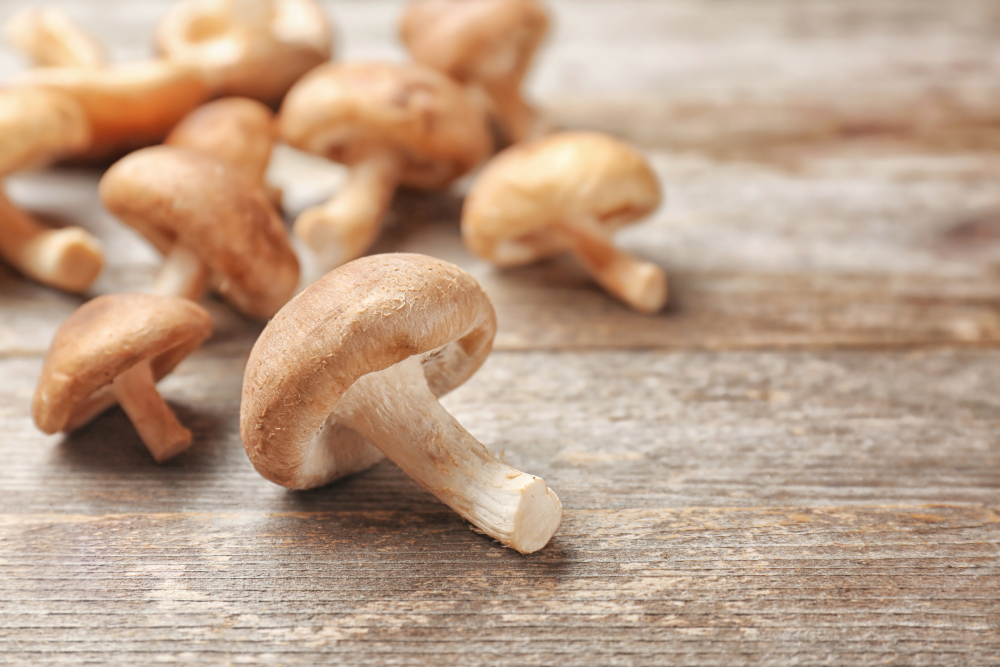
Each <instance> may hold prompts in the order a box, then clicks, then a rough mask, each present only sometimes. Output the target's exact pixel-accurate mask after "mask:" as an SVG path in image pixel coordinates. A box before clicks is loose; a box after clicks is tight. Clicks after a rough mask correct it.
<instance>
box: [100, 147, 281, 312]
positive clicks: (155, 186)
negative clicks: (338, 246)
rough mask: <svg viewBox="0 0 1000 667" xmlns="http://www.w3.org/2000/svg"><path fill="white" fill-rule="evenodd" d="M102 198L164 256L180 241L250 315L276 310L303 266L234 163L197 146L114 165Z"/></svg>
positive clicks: (154, 150)
mask: <svg viewBox="0 0 1000 667" xmlns="http://www.w3.org/2000/svg"><path fill="white" fill-rule="evenodd" d="M99 190H100V195H101V201H102V202H103V203H104V205H105V206H106V207H107V208H108V210H110V211H111V212H112V213H113V214H114V215H116V216H117V217H119V218H120V219H121V220H122V221H123V222H125V223H126V224H128V225H130V226H131V227H134V228H135V229H137V230H139V232H141V233H142V234H143V236H145V237H146V238H147V239H149V241H150V242H151V243H152V244H153V245H154V246H156V248H157V250H159V251H160V252H161V253H163V254H164V255H167V254H169V252H170V250H171V249H172V248H173V246H174V244H182V245H183V246H184V247H185V248H187V249H188V250H189V251H191V252H193V253H194V254H195V255H197V256H198V257H199V258H200V260H201V261H202V262H203V263H204V264H205V265H206V266H207V267H208V269H209V272H210V274H211V277H210V282H211V284H212V287H213V289H215V290H216V291H218V292H219V293H220V294H221V295H222V296H223V297H225V298H226V299H227V300H228V301H230V302H232V304H233V305H234V306H236V307H237V308H238V309H240V310H241V311H243V312H244V313H246V314H247V315H250V316H251V317H258V318H266V317H270V316H271V315H273V314H274V313H275V312H277V311H278V309H279V308H280V307H281V306H282V305H284V303H285V302H286V301H287V300H288V299H289V298H290V297H291V295H292V294H293V293H294V291H295V287H296V285H297V283H298V277H299V264H298V260H297V259H296V258H295V253H294V251H293V250H292V247H291V245H290V244H289V241H288V234H287V233H286V231H285V227H284V225H283V224H282V221H281V219H280V218H279V217H278V214H277V213H276V212H275V211H274V209H273V208H272V207H271V206H270V204H268V202H267V200H266V199H265V197H264V195H263V194H262V192H260V190H259V188H255V187H253V186H252V185H251V184H249V183H248V182H247V180H246V179H245V178H244V177H243V176H242V175H241V174H239V173H238V172H237V171H236V170H235V169H234V168H233V167H230V166H227V165H226V164H224V163H223V162H220V161H219V160H216V159H214V158H211V157H208V156H206V155H202V154H200V153H197V152H195V151H192V150H188V149H183V148H175V147H173V146H153V147H151V148H145V149H143V150H140V151H137V152H135V153H132V154H131V155H128V156H126V157H124V158H122V159H121V160H119V161H118V162H116V163H115V164H114V165H113V166H112V167H111V168H110V169H109V170H108V171H107V173H105V175H104V177H103V178H102V179H101V183H100V187H99Z"/></svg>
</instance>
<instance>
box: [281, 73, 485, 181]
mask: <svg viewBox="0 0 1000 667" xmlns="http://www.w3.org/2000/svg"><path fill="white" fill-rule="evenodd" d="M278 122H279V128H280V133H281V136H282V138H283V139H284V140H285V141H287V142H288V143H290V144H291V145H292V146H295V147H296V148H299V149H301V150H304V151H308V152H310V153H315V154H318V155H322V156H325V157H327V158H329V159H331V160H335V161H337V162H343V163H345V164H352V163H354V162H357V161H359V160H361V159H363V158H365V157H366V156H368V155H370V154H371V153H372V152H374V151H378V150H384V149H386V148H389V149H394V150H396V151H398V152H399V153H400V154H401V155H402V157H403V158H404V161H403V172H402V177H401V182H403V183H405V184H407V185H411V186H414V187H422V188H438V187H443V186H445V185H447V184H448V183H450V182H451V181H452V180H454V179H455V178H457V177H459V176H461V175H462V174H464V173H465V172H466V171H468V170H470V169H472V168H473V167H475V166H476V165H477V164H479V163H480V162H482V161H483V160H485V159H486V157H487V156H488V155H489V153H490V151H491V150H492V138H491V136H490V134H489V126H488V124H487V120H486V116H485V114H484V112H483V111H482V110H481V109H479V108H478V107H476V105H474V104H473V103H472V102H471V101H470V100H469V98H468V97H467V96H466V95H465V93H463V91H462V89H461V87H459V86H458V84H456V83H455V82H453V81H452V80H450V79H449V78H447V77H446V76H444V75H443V74H441V73H440V72H436V71H434V70H432V69H430V68H427V67H422V66H420V65H412V64H405V65H397V64H389V63H349V64H343V65H342V64H334V63H331V64H328V65H324V66H321V67H317V68H316V69H315V70H313V71H312V72H310V73H309V74H307V75H306V76H305V77H303V78H302V80H301V81H299V82H298V83H297V84H295V86H294V87H293V88H292V89H291V90H290V91H289V92H288V96H287V97H286V98H285V102H284V104H283V105H282V107H281V112H280V114H279V116H278Z"/></svg>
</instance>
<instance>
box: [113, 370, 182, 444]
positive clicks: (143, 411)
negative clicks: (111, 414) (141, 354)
mask: <svg viewBox="0 0 1000 667" xmlns="http://www.w3.org/2000/svg"><path fill="white" fill-rule="evenodd" d="M113 391H114V395H115V397H116V398H117V399H118V403H119V404H120V405H121V406H122V409H123V410H124V411H125V414H127V415H128V418H129V419H130V420H131V421H132V424H133V425H134V426H135V430H136V431H138V432H139V437H140V438H141V439H142V442H143V443H144V444H145V445H146V447H147V448H148V449H149V451H150V453H151V454H152V455H153V458H154V459H156V461H157V463H162V462H163V461H166V460H167V459H169V458H171V457H173V456H176V455H177V454H180V453H181V452H183V451H184V450H185V449H187V448H188V447H189V446H190V445H191V431H189V430H187V429H186V428H184V427H183V426H181V423H180V422H179V421H177V417H176V415H174V413H173V411H172V410H171V409H170V407H169V406H168V405H167V404H166V402H165V401H164V400H163V397H162V396H160V392H158V391H156V380H155V379H154V377H153V370H152V369H151V368H150V366H149V360H148V359H147V360H145V361H143V362H141V363H139V364H136V365H135V366H133V367H132V368H130V369H128V370H127V371H125V372H124V373H122V374H121V375H119V376H118V377H116V378H115V380H114V383H113Z"/></svg>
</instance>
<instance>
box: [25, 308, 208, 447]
mask: <svg viewBox="0 0 1000 667" xmlns="http://www.w3.org/2000/svg"><path fill="white" fill-rule="evenodd" d="M211 331H212V320H211V318H210V317H209V315H208V313H207V312H206V311H205V309H204V308H202V307H201V306H199V305H198V304H196V303H192V302H190V301H187V300H186V299H178V298H174V297H166V296H154V295H149V294H114V295H109V296H100V297H97V298H96V299H93V300H91V301H88V302H87V303H85V304H84V305H82V306H80V308H78V309H77V310H76V312H74V313H73V314H72V315H70V316H69V317H68V318H67V319H66V321H65V322H63V324H62V326H60V327H59V329H58V331H56V335H55V338H53V340H52V345H51V347H50V348H49V352H48V354H47V355H46V357H45V363H44V365H43V366H42V374H41V377H40V378H39V379H38V386H37V387H36V388H35V396H34V400H33V401H32V405H31V413H32V416H33V417H34V420H35V424H37V425H38V428H40V429H41V430H42V431H44V432H45V433H57V432H59V431H71V430H73V429H76V428H79V427H80V426H83V425H84V424H86V423H88V422H90V421H91V420H92V419H94V418H95V417H97V416H98V415H99V414H101V413H102V412H104V411H105V410H107V409H108V408H110V407H111V406H112V405H114V404H115V403H116V402H117V403H120V404H121V406H122V409H123V410H125V414H127V415H128V417H129V419H130V420H131V421H132V423H133V424H134V425H135V428H136V430H137V431H138V432H139V437H140V438H142V441H143V443H145V445H146V447H147V448H148V449H149V451H150V453H151V454H152V455H153V458H155V459H156V460H157V461H165V460H166V459H168V458H170V457H172V456H175V455H177V454H179V453H181V452H182V451H184V450H185V449H187V448H188V447H189V446H190V444H191V432H190V431H188V430H187V429H186V428H184V427H183V426H181V424H180V422H178V421H177V417H176V416H175V415H174V413H173V412H172V411H171V410H170V408H169V407H168V406H167V404H166V403H165V402H164V401H163V398H162V397H161V396H160V394H159V392H157V391H156V382H157V381H158V380H160V379H161V378H162V377H163V376H165V375H166V374H167V373H169V372H170V371H172V370H173V369H174V367H175V366H176V365H177V364H178V363H180V361H181V360H182V359H183V358H184V357H186V356H187V355H188V354H190V353H191V352H192V351H194V350H195V348H197V347H198V346H199V345H201V343H202V341H204V340H205V339H206V338H208V336H209V334H210V333H211Z"/></svg>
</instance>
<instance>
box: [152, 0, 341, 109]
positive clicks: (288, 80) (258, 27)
mask: <svg viewBox="0 0 1000 667" xmlns="http://www.w3.org/2000/svg"><path fill="white" fill-rule="evenodd" d="M332 44H333V36H332V29H331V26H330V22H329V20H328V19H327V17H326V14H325V13H324V12H323V9H322V7H320V6H319V4H317V3H316V2H315V0H181V1H180V2H177V3H176V4H174V5H173V6H172V7H171V8H170V10H169V11H168V12H167V13H166V14H165V15H164V17H163V18H162V19H161V20H160V23H159V25H158V26H157V29H156V46H157V49H158V50H159V51H160V53H161V54H163V56H164V57H165V58H167V59H168V60H171V61H173V62H176V63H182V64H185V65H190V66H193V67H197V68H198V69H199V70H200V71H201V72H202V74H203V75H204V76H205V78H206V80H207V81H208V82H209V85H210V87H211V90H212V95H213V96H214V97H220V96H225V95H239V96H243V97H252V98H254V99H257V100H260V101H261V102H264V103H266V104H269V105H271V106H276V105H277V104H278V103H279V102H281V98H282V97H283V96H284V94H285V93H286V92H287V91H288V89H289V88H291V87H292V84H294V83H295V82H296V81H297V80H298V79H299V78H300V77H301V76H302V75H303V74H305V73H306V72H308V71H309V70H311V69H312V68H313V67H316V66H317V65H319V64H320V63H322V62H326V61H327V60H329V59H330V54H331V51H332Z"/></svg>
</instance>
